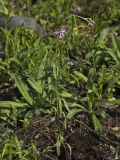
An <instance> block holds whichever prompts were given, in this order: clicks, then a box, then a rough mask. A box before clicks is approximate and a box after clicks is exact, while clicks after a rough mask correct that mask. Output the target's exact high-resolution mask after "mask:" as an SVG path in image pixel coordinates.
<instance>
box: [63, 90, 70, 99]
mask: <svg viewBox="0 0 120 160" xmlns="http://www.w3.org/2000/svg"><path fill="white" fill-rule="evenodd" d="M61 96H62V97H65V98H72V97H73V96H72V94H70V93H68V92H67V91H62V93H61Z"/></svg>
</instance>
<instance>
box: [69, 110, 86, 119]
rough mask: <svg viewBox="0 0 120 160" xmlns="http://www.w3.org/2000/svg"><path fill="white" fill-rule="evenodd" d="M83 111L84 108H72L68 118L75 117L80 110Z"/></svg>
mask: <svg viewBox="0 0 120 160" xmlns="http://www.w3.org/2000/svg"><path fill="white" fill-rule="evenodd" d="M81 111H83V110H82V109H72V110H70V111H69V112H68V114H67V118H68V119H71V118H73V117H74V116H75V115H76V114H77V113H79V112H81Z"/></svg>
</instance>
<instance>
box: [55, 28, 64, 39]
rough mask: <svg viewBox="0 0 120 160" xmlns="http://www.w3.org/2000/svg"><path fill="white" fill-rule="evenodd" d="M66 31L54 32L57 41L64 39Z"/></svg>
mask: <svg viewBox="0 0 120 160" xmlns="http://www.w3.org/2000/svg"><path fill="white" fill-rule="evenodd" d="M66 33H67V29H66V28H63V29H62V30H60V31H55V32H54V34H55V35H57V36H58V38H59V39H64V38H65V37H66Z"/></svg>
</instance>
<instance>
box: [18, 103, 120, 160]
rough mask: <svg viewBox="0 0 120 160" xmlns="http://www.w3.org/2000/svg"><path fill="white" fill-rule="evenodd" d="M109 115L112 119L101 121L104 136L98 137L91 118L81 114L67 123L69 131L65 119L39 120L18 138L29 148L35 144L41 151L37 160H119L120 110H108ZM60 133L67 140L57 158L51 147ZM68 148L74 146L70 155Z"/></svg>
mask: <svg viewBox="0 0 120 160" xmlns="http://www.w3.org/2000/svg"><path fill="white" fill-rule="evenodd" d="M106 112H107V113H108V114H109V118H107V119H105V118H102V119H101V120H100V121H101V123H102V125H103V131H102V134H97V133H96V132H95V131H94V129H93V127H92V124H91V121H90V119H89V116H88V115H87V114H85V113H81V114H78V115H77V116H76V117H75V118H74V119H72V120H71V121H69V122H68V123H67V128H66V129H65V128H64V124H63V121H62V119H61V120H60V119H59V120H55V119H54V118H55V117H52V116H36V117H34V118H33V120H32V121H31V123H30V126H29V127H28V128H26V129H25V128H24V129H21V130H20V131H18V133H17V135H18V137H19V138H20V139H23V140H24V141H25V143H26V144H28V143H30V141H31V142H32V141H36V144H37V147H38V148H39V154H38V160H119V159H120V145H119V144H120V108H119V106H118V107H117V108H114V109H113V108H112V109H109V110H108V109H106ZM58 124H59V125H58ZM59 131H60V132H61V133H62V135H63V137H64V143H63V144H62V146H61V154H60V156H57V153H56V148H55V147H53V148H50V146H53V145H54V144H55V143H56V135H58V133H59ZM66 144H69V145H70V146H71V154H70V149H69V147H68V145H66ZM48 146H49V147H48Z"/></svg>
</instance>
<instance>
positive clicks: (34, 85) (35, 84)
mask: <svg viewBox="0 0 120 160" xmlns="http://www.w3.org/2000/svg"><path fill="white" fill-rule="evenodd" d="M28 82H29V84H30V85H31V87H32V88H33V89H34V90H35V91H36V92H38V93H40V94H41V93H42V87H41V84H40V82H37V81H35V80H34V79H28Z"/></svg>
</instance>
